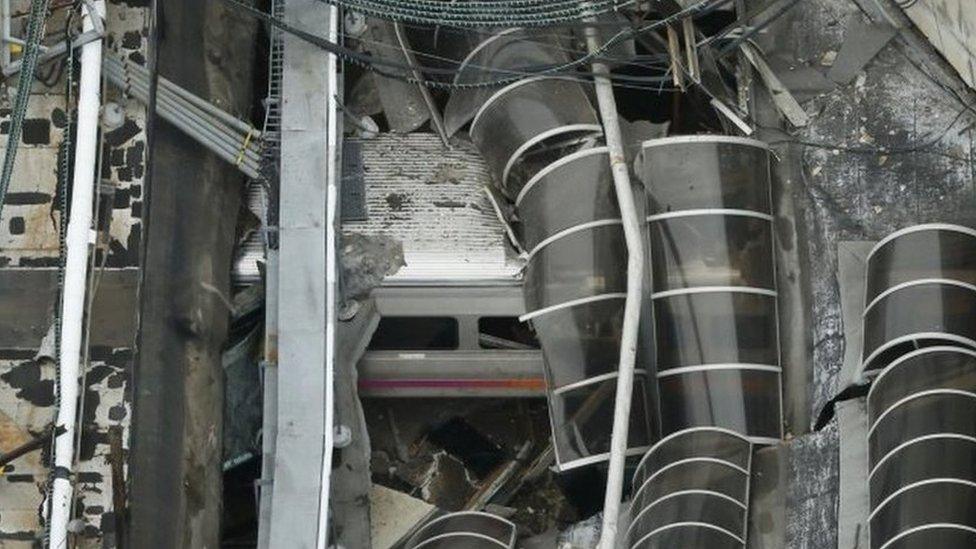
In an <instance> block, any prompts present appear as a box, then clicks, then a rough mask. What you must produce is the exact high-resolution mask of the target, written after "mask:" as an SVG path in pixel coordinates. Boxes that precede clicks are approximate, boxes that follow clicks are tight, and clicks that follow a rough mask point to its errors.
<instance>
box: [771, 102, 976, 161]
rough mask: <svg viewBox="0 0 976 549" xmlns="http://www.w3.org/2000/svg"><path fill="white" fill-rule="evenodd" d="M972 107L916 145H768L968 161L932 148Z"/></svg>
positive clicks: (801, 141)
mask: <svg viewBox="0 0 976 549" xmlns="http://www.w3.org/2000/svg"><path fill="white" fill-rule="evenodd" d="M972 108H973V106H971V105H965V106H964V107H963V108H962V109H960V110H959V112H957V113H956V115H955V116H954V117H953V119H952V121H951V122H949V124H948V125H947V126H946V127H945V128H944V129H943V130H942V131H940V132H938V133H937V134H936V135H935V137H933V138H932V139H929V140H927V141H925V142H923V143H920V144H918V145H913V146H910V147H892V148H886V147H850V146H846V145H835V144H831V143H823V142H818V141H810V140H805V139H794V138H790V139H780V140H777V141H770V142H769V144H770V145H782V144H794V145H802V146H804V147H811V148H816V149H824V150H831V151H842V152H846V153H851V154H864V155H874V156H894V155H902V154H912V153H927V154H935V155H938V156H944V157H946V158H952V159H955V160H963V161H968V160H969V159H968V158H959V157H957V156H953V155H951V154H948V153H942V152H936V151H933V150H932V149H934V148H935V146H936V145H938V144H939V143H941V142H942V140H943V139H945V137H946V136H947V135H949V132H950V131H951V130H952V128H953V127H955V125H956V124H957V123H958V122H959V120H961V119H962V117H963V116H964V115H965V114H966V112H967V111H969V110H970V109H972ZM763 129H768V130H778V129H779V128H763Z"/></svg>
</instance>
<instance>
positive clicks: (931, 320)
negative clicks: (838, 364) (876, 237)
mask: <svg viewBox="0 0 976 549" xmlns="http://www.w3.org/2000/svg"><path fill="white" fill-rule="evenodd" d="M974 308H976V230H974V229H970V228H968V227H961V226H958V225H947V224H928V225H917V226H914V227H908V228H907V229H903V230H900V231H897V232H895V233H893V234H891V235H889V236H888V237H886V238H884V239H882V240H881V242H879V243H878V244H877V245H876V246H875V247H874V249H872V250H871V252H870V254H869V255H868V266H867V286H866V291H865V308H864V329H863V333H864V345H863V351H862V355H861V371H862V373H863V374H865V375H870V374H873V373H877V372H878V371H880V370H883V369H884V368H885V367H887V366H888V365H889V364H891V363H892V362H893V361H895V360H897V359H898V358H899V357H900V356H902V355H904V354H905V353H909V352H911V351H912V350H914V349H917V348H919V347H928V346H933V345H946V344H949V345H954V346H963V347H969V348H974V349H976V322H973V313H972V312H973V310H974Z"/></svg>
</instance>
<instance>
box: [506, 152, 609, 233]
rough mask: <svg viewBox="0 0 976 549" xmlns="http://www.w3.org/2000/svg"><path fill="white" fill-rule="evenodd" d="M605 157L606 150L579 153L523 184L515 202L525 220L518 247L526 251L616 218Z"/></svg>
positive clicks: (547, 168)
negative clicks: (553, 239) (577, 229)
mask: <svg viewBox="0 0 976 549" xmlns="http://www.w3.org/2000/svg"><path fill="white" fill-rule="evenodd" d="M608 154H609V153H608V152H607V148H606V147H597V148H594V149H586V150H583V151H579V152H577V153H575V154H571V155H569V156H565V157H563V158H561V159H560V160H558V161H556V162H553V163H552V164H550V165H549V166H547V167H546V168H544V169H543V170H542V171H540V172H539V173H537V174H536V175H535V177H533V178H532V179H531V180H529V182H528V183H526V185H525V186H524V187H523V188H522V191H521V192H520V193H519V195H518V197H517V198H516V201H515V206H516V207H517V208H518V212H519V216H520V217H521V218H522V219H523V220H524V221H525V223H524V224H523V226H522V244H523V245H524V246H525V248H526V249H528V250H532V249H534V248H535V247H536V246H538V245H539V244H540V243H541V242H543V241H545V240H546V239H548V238H550V237H552V236H554V235H557V234H559V233H561V232H562V231H565V230H567V229H572V228H574V227H579V226H581V225H584V224H587V223H590V222H593V221H596V220H613V219H619V218H620V210H619V209H618V208H617V196H616V194H615V193H614V191H613V185H612V184H611V183H610V178H611V175H610V163H609V161H608ZM594 182H597V183H596V184H595V183H594Z"/></svg>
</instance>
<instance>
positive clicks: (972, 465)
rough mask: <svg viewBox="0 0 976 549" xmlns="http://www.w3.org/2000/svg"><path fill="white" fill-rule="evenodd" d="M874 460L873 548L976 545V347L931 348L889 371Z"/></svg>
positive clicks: (874, 409)
mask: <svg viewBox="0 0 976 549" xmlns="http://www.w3.org/2000/svg"><path fill="white" fill-rule="evenodd" d="M868 466H869V473H868V485H869V493H870V509H871V512H870V514H869V517H870V518H869V539H870V544H871V548H872V549H882V548H885V547H946V548H959V549H961V548H963V547H974V546H976V351H973V350H971V349H966V348H962V347H950V346H939V347H926V348H923V349H920V350H917V351H913V352H910V353H908V354H905V355H903V356H902V357H900V358H898V359H897V360H895V361H894V362H892V363H891V364H890V365H889V366H888V367H887V368H885V370H883V371H882V372H881V374H880V375H879V376H878V378H877V379H876V380H875V382H874V385H873V386H872V387H871V391H870V393H869V394H868ZM896 540H901V541H900V542H899V541H896Z"/></svg>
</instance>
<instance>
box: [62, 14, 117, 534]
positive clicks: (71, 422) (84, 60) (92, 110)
mask: <svg viewBox="0 0 976 549" xmlns="http://www.w3.org/2000/svg"><path fill="white" fill-rule="evenodd" d="M92 9H94V10H95V12H96V13H94V14H93V13H92V12H91V10H92ZM93 17H97V18H99V19H104V18H105V0H94V1H92V2H84V3H82V30H83V32H89V31H92V30H94V29H95V25H94V23H93V19H92V18H93ZM101 76H102V40H100V39H99V40H95V41H94V42H89V43H88V44H85V45H84V46H83V47H82V50H81V79H80V83H79V87H78V125H77V128H78V130H77V134H76V135H75V144H76V148H75V163H74V178H73V180H72V183H71V217H70V219H69V221H68V230H67V233H66V237H65V249H66V254H67V257H66V258H65V268H64V288H63V292H64V296H63V298H62V303H61V353H60V356H59V360H60V365H61V374H60V378H59V379H60V387H61V391H60V405H59V407H58V416H57V420H56V424H55V425H56V428H58V429H64V431H63V432H62V433H61V434H60V435H58V437H57V438H56V439H55V440H54V468H55V470H54V481H53V483H52V487H51V520H50V535H51V543H50V547H51V548H52V549H63V548H66V547H67V546H68V520H69V517H70V514H71V499H72V491H73V490H74V484H73V479H72V474H73V471H72V468H73V466H74V455H75V448H74V441H75V422H76V419H77V418H76V416H77V404H78V392H79V388H78V375H79V372H80V369H81V368H80V366H81V364H80V362H81V339H82V325H83V320H84V311H85V290H86V288H87V278H88V245H89V242H90V237H91V224H92V199H93V197H94V190H95V156H96V152H97V150H98V120H99V109H100V107H101Z"/></svg>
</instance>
